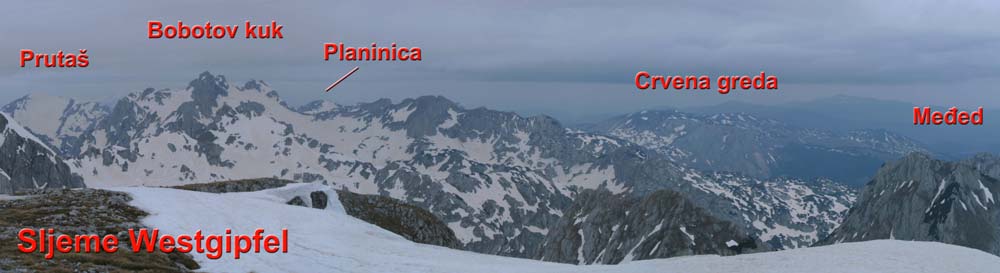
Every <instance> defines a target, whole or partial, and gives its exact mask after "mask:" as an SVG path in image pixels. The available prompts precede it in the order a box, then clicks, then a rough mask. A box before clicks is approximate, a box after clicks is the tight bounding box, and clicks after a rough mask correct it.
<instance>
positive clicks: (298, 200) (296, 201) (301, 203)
mask: <svg viewBox="0 0 1000 273" xmlns="http://www.w3.org/2000/svg"><path fill="white" fill-rule="evenodd" d="M285 204H289V205H292V206H300V207H305V206H306V201H302V197H299V196H296V197H292V200H288V202H285Z"/></svg>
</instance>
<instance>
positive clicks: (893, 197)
mask: <svg viewBox="0 0 1000 273" xmlns="http://www.w3.org/2000/svg"><path fill="white" fill-rule="evenodd" d="M979 160H980V163H983V162H982V161H981V160H985V158H982V157H980V158H979ZM968 163H971V162H970V161H965V162H947V161H942V160H936V159H932V158H931V157H930V156H928V155H925V154H918V153H915V154H912V155H908V156H906V157H904V158H902V159H900V160H898V161H895V162H891V163H888V164H886V165H885V167H883V168H882V169H880V170H879V172H878V174H876V176H875V179H873V180H872V182H871V183H869V184H868V185H867V186H866V187H865V189H864V191H863V193H862V195H861V197H860V198H859V200H858V202H857V203H856V204H855V206H854V207H852V208H851V210H850V213H849V214H848V216H847V218H846V219H845V221H844V223H843V224H842V225H841V226H840V227H838V228H837V230H836V231H835V232H834V233H833V234H831V235H830V236H829V237H827V238H825V239H824V240H823V241H822V242H820V243H821V244H833V243H839V242H855V241H866V240H878V239H889V238H895V239H900V240H918V241H936V242H944V243H949V244H956V245H961V246H966V247H970V248H975V249H979V250H982V251H986V252H989V253H993V254H994V255H1000V202H998V201H997V200H1000V180H997V179H996V178H994V177H991V176H989V175H987V174H985V173H983V172H982V171H981V170H980V169H979V168H982V167H984V166H985V164H984V165H971V164H968Z"/></svg>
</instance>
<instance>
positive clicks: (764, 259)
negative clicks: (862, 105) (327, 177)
mask: <svg viewBox="0 0 1000 273" xmlns="http://www.w3.org/2000/svg"><path fill="white" fill-rule="evenodd" d="M115 190H120V191H124V192H127V193H129V194H130V195H132V197H134V200H133V201H132V202H131V203H132V204H133V205H134V206H136V207H139V208H141V209H143V210H145V211H147V212H149V213H150V216H148V217H146V218H144V219H143V220H142V222H143V224H145V225H148V226H151V227H156V228H159V229H160V230H161V232H164V233H169V234H189V233H192V232H193V230H195V229H201V230H202V231H203V232H209V233H215V234H222V233H224V232H225V229H227V228H231V229H233V232H234V233H241V232H250V231H252V230H254V229H257V228H264V229H265V230H266V231H279V230H280V229H281V228H287V229H288V230H289V237H290V238H289V242H290V246H289V250H288V253H275V254H268V253H247V254H244V255H243V256H241V257H240V260H238V261H237V260H234V259H231V258H228V257H224V258H222V259H216V260H211V259H207V258H205V256H204V255H198V254H195V255H194V258H195V259H196V260H197V261H198V263H199V264H200V265H201V266H202V269H200V270H201V271H205V272H251V271H252V272H428V273H430V272H687V273H698V272H821V273H822V272H852V273H859V272H860V273H863V272H883V273H885V272H907V273H913V272H958V273H964V272H970V273H972V272H993V271H995V269H996V268H1000V258H997V257H995V256H992V255H989V254H987V253H984V252H981V251H977V250H973V249H968V248H963V247H959V246H953V245H946V244H940V243H932V242H907V241H869V242H862V243H847V244H838V245H833V246H824V247H814V248H804V249H794V250H788V251H778V252H767V253H759V254H746V255H738V256H728V257H720V256H709V255H705V256H691V257H682V258H671V259H656V260H645V261H636V262H630V263H624V264H619V265H589V266H577V265H568V264H557V263H548V262H540V261H534V260H527V259H517V258H507V257H499V256H492V255H484V254H477V253H472V252H465V251H459V250H453V249H448V248H444V247H438V246H431V245H424V244H417V243H413V242H410V241H407V240H406V239H403V238H402V237H400V236H398V235H395V234H392V233H390V232H388V231H385V230H382V229H379V228H377V227H376V226H374V225H371V224H368V223H365V222H363V221H360V220H358V219H355V218H353V217H350V216H347V215H346V214H345V213H344V212H343V211H342V210H338V209H337V208H328V209H326V210H318V209H311V208H304V207H297V206H289V205H286V204H284V203H282V202H283V200H284V198H287V197H288V196H285V195H281V194H280V193H279V194H277V195H276V194H275V190H269V191H263V192H251V193H227V194H211V193H200V192H191V191H184V190H175V189H163V188H145V187H129V188H116V189H115ZM277 190H282V189H277ZM285 192H288V191H287V190H285ZM331 196H332V197H334V198H335V196H336V195H331ZM331 203H339V202H331Z"/></svg>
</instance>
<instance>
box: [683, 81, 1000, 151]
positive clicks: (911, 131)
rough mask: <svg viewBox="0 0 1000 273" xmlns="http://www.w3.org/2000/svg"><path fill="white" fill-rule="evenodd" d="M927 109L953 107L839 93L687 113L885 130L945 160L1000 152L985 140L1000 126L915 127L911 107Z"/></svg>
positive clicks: (818, 126) (999, 146)
mask: <svg viewBox="0 0 1000 273" xmlns="http://www.w3.org/2000/svg"><path fill="white" fill-rule="evenodd" d="M925 106H929V107H931V108H933V109H940V110H942V111H944V110H947V109H948V108H950V107H951V106H947V107H946V106H944V105H913V104H911V103H905V102H899V101H891V100H879V99H871V98H861V97H852V96H845V95H837V96H833V97H829V98H821V99H816V100H811V101H803V102H796V103H787V104H779V105H766V106H764V105H755V104H750V103H742V102H729V103H724V104H720V105H714V106H708V107H696V108H687V109H684V111H688V112H693V113H700V114H717V113H750V114H754V115H757V116H759V117H763V118H769V119H776V120H780V121H782V122H785V123H787V124H790V125H793V126H797V127H802V128H816V129H825V130H834V131H849V130H857V129H873V128H877V129H883V130H888V131H891V132H894V133H898V134H900V135H903V136H906V137H908V138H911V139H914V140H916V141H918V142H920V143H922V144H924V145H926V147H927V148H928V149H929V150H931V151H932V152H935V153H936V154H938V155H940V156H945V157H946V158H947V159H960V158H966V157H969V156H973V155H974V154H976V153H980V152H991V153H1000V139H997V138H994V137H987V136H997V135H1000V124H997V123H991V122H989V121H988V120H987V121H986V122H984V125H982V126H916V125H913V107H925ZM970 110H971V109H970ZM992 110H994V109H991V108H988V107H986V108H985V110H984V111H985V112H986V113H991V111H992ZM987 115H988V114H987ZM987 119H988V118H987Z"/></svg>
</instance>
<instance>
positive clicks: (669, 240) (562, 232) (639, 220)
mask: <svg viewBox="0 0 1000 273" xmlns="http://www.w3.org/2000/svg"><path fill="white" fill-rule="evenodd" d="M767 249H768V248H767V246H766V245H765V244H764V243H763V242H761V241H760V240H759V239H756V238H754V237H751V236H749V235H747V233H746V232H744V231H743V230H742V229H741V228H740V227H739V226H737V225H734V224H733V223H731V222H728V221H724V220H719V219H718V218H716V217H714V216H712V215H711V214H709V213H708V212H707V211H705V210H704V209H702V208H700V207H697V206H695V205H694V204H693V203H691V202H690V201H688V200H687V199H685V198H684V197H683V196H682V195H681V194H680V193H677V192H674V191H669V190H661V191H656V192H653V193H651V194H649V195H647V196H645V197H642V198H638V197H633V196H629V195H625V194H612V193H610V192H607V191H593V190H588V191H584V192H581V193H580V194H579V195H578V196H577V197H576V201H575V202H574V204H573V206H572V207H570V208H569V209H567V210H566V211H565V215H564V216H563V218H562V219H560V220H559V223H558V224H556V225H555V226H554V227H552V228H551V229H550V230H549V233H548V236H546V237H545V241H544V242H543V243H542V245H541V250H540V251H538V253H539V255H540V256H539V257H536V258H538V259H541V260H543V261H552V262H561V263H573V264H617V263H620V262H623V261H632V260H646V259H655V258H668V257H675V256H684V255H699V254H718V255H733V254H739V253H747V252H759V251H764V250H767Z"/></svg>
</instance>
